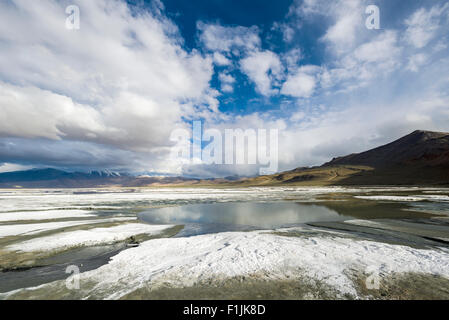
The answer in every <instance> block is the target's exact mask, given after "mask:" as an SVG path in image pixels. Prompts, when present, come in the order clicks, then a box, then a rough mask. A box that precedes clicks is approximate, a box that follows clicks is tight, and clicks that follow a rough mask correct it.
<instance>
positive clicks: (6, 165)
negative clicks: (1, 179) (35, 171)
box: [0, 163, 33, 173]
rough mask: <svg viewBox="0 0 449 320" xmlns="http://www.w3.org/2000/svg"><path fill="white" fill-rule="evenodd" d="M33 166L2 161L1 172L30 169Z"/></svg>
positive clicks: (0, 164)
mask: <svg viewBox="0 0 449 320" xmlns="http://www.w3.org/2000/svg"><path fill="white" fill-rule="evenodd" d="M32 168H33V167H30V166H23V165H20V164H14V163H0V173H3V172H13V171H22V170H29V169H32Z"/></svg>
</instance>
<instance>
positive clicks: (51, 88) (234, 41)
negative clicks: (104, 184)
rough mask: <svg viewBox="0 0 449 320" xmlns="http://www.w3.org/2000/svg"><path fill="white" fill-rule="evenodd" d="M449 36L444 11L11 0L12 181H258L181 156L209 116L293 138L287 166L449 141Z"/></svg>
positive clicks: (6, 120) (2, 145)
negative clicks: (179, 136) (82, 173)
mask: <svg viewBox="0 0 449 320" xmlns="http://www.w3.org/2000/svg"><path fill="white" fill-rule="evenodd" d="M71 4H75V5H77V6H78V7H79V9H80V26H81V28H80V29H79V30H68V29H67V28H66V27H65V21H66V18H67V14H66V13H65V9H66V7H67V6H68V5H71ZM368 5H376V6H378V8H379V10H380V29H378V30H377V29H367V28H366V26H365V20H366V19H367V17H368V14H366V13H365V10H366V7H367V6H368ZM448 27H449V4H448V3H447V2H446V1H438V0H425V1H424V0H337V1H325V0H290V1H284V0H280V1H267V0H263V1H249V0H227V1H225V0H209V1H200V0H194V1H179V0H162V1H139V0H128V1H124V0H112V1H106V0H99V1H94V2H92V1H87V0H73V1H65V0H60V1H58V0H42V1H39V2H33V3H30V1H26V0H10V1H2V3H1V4H0V70H1V71H0V108H2V111H3V112H2V113H1V115H0V171H10V170H15V169H24V168H32V167H57V168H62V169H67V170H93V169H109V170H118V171H130V172H149V173H164V174H188V175H193V176H200V177H210V176H226V175H232V174H240V175H252V174H255V173H256V172H257V166H244V165H243V166H242V165H240V166H237V165H234V166H232V165H229V166H219V165H206V164H202V163H195V164H191V163H179V162H176V161H171V159H170V158H169V154H170V150H171V148H172V146H173V142H171V141H170V139H169V137H170V134H171V132H173V130H175V129H177V128H184V129H188V128H190V126H191V122H192V121H193V120H197V119H201V120H203V122H204V128H217V129H219V130H224V129H227V128H243V129H246V128H253V129H277V130H279V170H288V169H293V168H295V167H299V166H309V165H318V164H321V163H323V162H326V161H328V160H329V159H331V158H332V157H335V156H341V155H345V154H348V153H352V152H360V151H363V150H366V149H369V148H372V147H375V146H378V145H379V144H382V143H387V142H389V141H391V140H394V139H396V138H399V137H400V136H402V135H405V134H407V133H410V132H411V131H413V130H416V129H427V130H436V131H449V104H448V102H449V98H448V88H449V85H448V84H449V79H448V74H449V72H448V71H449V70H448V69H449V68H448V66H449V63H448V59H449V55H448V53H449V48H448V43H449V42H448V30H449V28H448Z"/></svg>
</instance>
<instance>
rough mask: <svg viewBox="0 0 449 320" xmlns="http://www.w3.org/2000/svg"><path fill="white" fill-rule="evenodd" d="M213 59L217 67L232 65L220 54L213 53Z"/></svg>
mask: <svg viewBox="0 0 449 320" xmlns="http://www.w3.org/2000/svg"><path fill="white" fill-rule="evenodd" d="M213 59H214V63H215V64H216V65H217V66H229V65H230V64H232V61H231V60H229V59H228V58H226V57H225V56H224V55H223V54H221V53H220V52H214V55H213Z"/></svg>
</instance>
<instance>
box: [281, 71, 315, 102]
mask: <svg viewBox="0 0 449 320" xmlns="http://www.w3.org/2000/svg"><path fill="white" fill-rule="evenodd" d="M319 71H320V68H319V67H316V66H302V67H300V68H298V70H297V71H296V73H294V74H292V75H289V76H288V78H287V81H285V82H284V84H283V86H282V90H281V93H282V94H284V95H289V96H292V97H296V98H309V97H310V96H311V95H312V94H313V92H314V91H315V88H316V85H317V73H318V72H319Z"/></svg>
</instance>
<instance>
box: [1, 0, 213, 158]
mask: <svg viewBox="0 0 449 320" xmlns="http://www.w3.org/2000/svg"><path fill="white" fill-rule="evenodd" d="M71 4H75V5H78V6H79V8H80V11H81V29H80V30H72V31H70V30H67V29H66V28H65V20H66V17H67V16H66V15H65V7H64V6H63V3H61V2H60V1H54V0H42V1H39V3H37V2H34V1H33V2H30V1H24V0H14V1H13V2H1V3H0V52H1V54H0V69H1V70H2V81H1V82H0V104H1V105H2V113H1V115H0V136H2V137H23V138H47V139H55V140H61V139H64V140H77V141H88V142H92V143H99V144H103V145H107V146H113V147H116V148H119V149H125V150H134V151H145V152H148V151H154V152H155V154H157V153H158V152H159V151H160V150H164V148H167V149H168V147H169V145H170V143H169V142H168V137H169V135H170V132H171V131H172V130H173V129H174V128H175V127H176V126H178V125H182V117H188V116H189V114H190V115H193V114H195V113H200V112H205V110H208V109H210V110H213V109H214V108H215V110H216V103H217V102H216V100H215V96H216V93H214V90H212V89H211V88H210V87H209V81H210V79H211V77H212V74H213V66H212V59H211V58H208V57H203V56H202V55H201V54H200V53H198V52H197V51H195V50H194V51H192V52H188V51H185V50H184V49H183V47H182V45H181V44H182V38H181V37H180V35H179V33H178V30H177V27H176V26H175V25H173V23H172V22H171V21H169V20H167V19H166V18H164V17H163V16H162V15H161V14H160V12H161V11H160V10H161V9H162V8H161V7H160V6H159V7H158V8H159V9H158V10H157V11H158V12H159V13H158V12H156V13H154V14H151V13H149V12H147V11H140V12H137V13H136V12H133V13H132V12H131V11H130V9H129V7H128V6H127V5H126V3H125V2H123V1H117V0H111V1H106V0H99V1H81V0H74V1H72V2H71ZM158 150H159V151H158Z"/></svg>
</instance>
